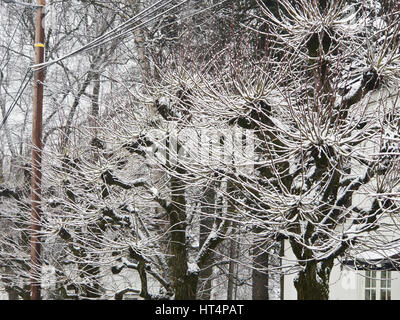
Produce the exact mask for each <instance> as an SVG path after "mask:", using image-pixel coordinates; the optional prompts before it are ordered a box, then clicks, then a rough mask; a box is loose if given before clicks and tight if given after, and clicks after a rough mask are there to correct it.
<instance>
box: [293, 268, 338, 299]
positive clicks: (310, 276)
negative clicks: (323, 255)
mask: <svg viewBox="0 0 400 320" xmlns="http://www.w3.org/2000/svg"><path fill="white" fill-rule="evenodd" d="M320 265H321V264H320V263H319V264H317V263H315V262H311V263H307V264H306V268H305V269H304V270H303V271H300V272H299V274H298V276H297V278H296V279H295V280H294V286H295V288H296V290H297V299H298V300H328V299H329V276H330V273H331V271H330V270H331V268H326V267H321V268H319V267H318V266H320Z"/></svg>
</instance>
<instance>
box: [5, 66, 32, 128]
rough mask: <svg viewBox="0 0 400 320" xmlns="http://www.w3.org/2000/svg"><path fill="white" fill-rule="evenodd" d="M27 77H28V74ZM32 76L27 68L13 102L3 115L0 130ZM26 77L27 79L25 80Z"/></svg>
mask: <svg viewBox="0 0 400 320" xmlns="http://www.w3.org/2000/svg"><path fill="white" fill-rule="evenodd" d="M29 73H30V75H29V78H28V74H29ZM32 76H33V73H32V72H31V70H27V71H26V73H25V77H24V79H23V80H22V82H21V85H20V86H19V89H18V91H17V95H16V97H15V99H14V101H13V103H12V104H11V106H10V107H9V108H8V110H7V112H6V114H5V115H4V118H3V121H2V122H1V124H0V130H1V129H2V128H3V126H4V124H5V123H6V121H7V119H8V117H9V116H10V114H11V112H12V111H13V109H14V108H15V106H16V105H17V103H18V101H19V100H20V98H21V96H22V94H23V93H24V91H25V89H26V87H27V86H28V83H29V82H30V81H31V79H32ZM27 78H28V80H26V79H27Z"/></svg>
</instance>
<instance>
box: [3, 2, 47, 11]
mask: <svg viewBox="0 0 400 320" xmlns="http://www.w3.org/2000/svg"><path fill="white" fill-rule="evenodd" d="M3 1H4V2H5V3H9V4H17V5H19V6H23V7H28V8H32V9H37V8H40V7H43V6H40V5H37V4H32V3H26V2H20V1H16V0H3Z"/></svg>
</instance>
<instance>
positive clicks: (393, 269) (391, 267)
mask: <svg viewBox="0 0 400 320" xmlns="http://www.w3.org/2000/svg"><path fill="white" fill-rule="evenodd" d="M393 243H394V244H398V245H400V239H399V240H398V241H396V242H393ZM287 248H288V249H287V250H286V252H285V258H286V262H287V263H289V264H290V261H295V256H294V254H293V253H292V252H291V250H290V246H287ZM295 277H296V273H293V274H289V275H286V276H285V279H284V300H297V292H296V289H295V287H294V284H293V280H294V278H295ZM329 299H330V300H400V246H398V247H397V248H396V246H394V248H393V249H388V250H380V251H366V252H363V253H361V254H357V255H355V256H354V258H353V259H352V260H346V261H342V262H336V264H335V266H334V267H333V269H332V273H331V277H330V294H329Z"/></svg>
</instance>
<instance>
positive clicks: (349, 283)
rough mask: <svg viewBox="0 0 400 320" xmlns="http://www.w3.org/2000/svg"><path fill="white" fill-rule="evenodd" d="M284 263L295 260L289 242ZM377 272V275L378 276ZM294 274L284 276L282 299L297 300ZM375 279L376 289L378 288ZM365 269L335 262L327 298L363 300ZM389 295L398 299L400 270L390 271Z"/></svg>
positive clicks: (399, 293) (399, 294)
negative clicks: (355, 268)
mask: <svg viewBox="0 0 400 320" xmlns="http://www.w3.org/2000/svg"><path fill="white" fill-rule="evenodd" d="M285 247H286V248H287V249H286V251H285V264H287V265H290V264H293V262H294V261H295V256H294V254H293V252H292V250H291V249H290V246H289V244H288V243H287V244H285ZM379 274H380V273H379V272H378V274H377V277H379ZM295 277H296V274H289V275H286V276H285V282H284V299H285V300H297V292H296V288H295V287H294V284H293V281H294V279H295ZM379 286H380V285H379V280H377V290H379ZM364 290H365V271H362V270H358V271H356V270H354V269H351V268H349V267H347V266H342V265H340V264H339V263H336V264H335V265H334V267H333V269H332V272H331V276H330V294H329V300H364V299H365V291H364ZM391 296H392V300H400V272H398V271H392V272H391Z"/></svg>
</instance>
